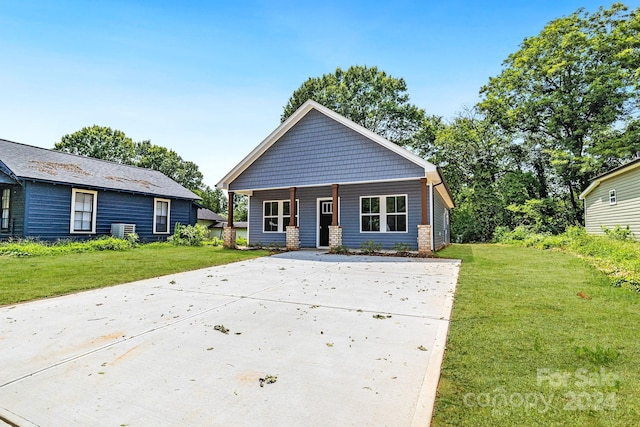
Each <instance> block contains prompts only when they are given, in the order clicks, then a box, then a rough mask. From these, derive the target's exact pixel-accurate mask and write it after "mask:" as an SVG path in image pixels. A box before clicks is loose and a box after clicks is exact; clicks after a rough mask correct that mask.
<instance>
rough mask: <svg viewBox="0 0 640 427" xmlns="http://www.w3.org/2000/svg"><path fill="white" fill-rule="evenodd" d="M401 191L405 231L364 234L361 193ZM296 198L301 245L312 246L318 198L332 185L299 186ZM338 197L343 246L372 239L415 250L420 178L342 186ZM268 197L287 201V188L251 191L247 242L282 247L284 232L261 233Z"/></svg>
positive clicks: (327, 195)
mask: <svg viewBox="0 0 640 427" xmlns="http://www.w3.org/2000/svg"><path fill="white" fill-rule="evenodd" d="M403 194H406V195H407V208H408V209H407V232H398V233H378V232H370V233H367V232H361V231H360V197H361V196H387V195H403ZM296 198H297V199H298V201H299V217H298V226H299V228H300V246H301V247H303V248H315V247H316V245H317V233H318V198H326V199H331V186H319V187H302V188H298V189H297V191H296ZM339 199H340V210H339V214H340V225H341V226H342V243H343V245H345V246H347V247H350V248H355V249H357V248H360V245H361V244H362V243H363V242H366V241H372V242H374V243H380V244H382V246H383V248H385V249H391V248H392V247H393V246H394V245H395V244H396V243H404V244H407V245H409V246H410V247H411V248H412V249H417V247H418V246H417V227H418V224H419V223H420V218H421V206H420V204H421V192H420V181H419V180H408V181H394V182H385V183H371V184H353V185H341V186H340V188H339ZM268 200H289V190H288V189H282V190H264V191H254V193H253V195H252V196H251V197H250V198H249V243H250V244H257V243H262V244H263V245H268V244H269V243H279V244H281V245H283V246H284V244H285V237H286V236H285V233H264V232H263V202H264V201H268ZM443 206H444V204H443Z"/></svg>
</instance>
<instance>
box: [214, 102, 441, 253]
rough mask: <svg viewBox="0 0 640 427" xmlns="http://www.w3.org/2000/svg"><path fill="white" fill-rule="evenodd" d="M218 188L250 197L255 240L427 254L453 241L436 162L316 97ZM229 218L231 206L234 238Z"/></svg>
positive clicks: (250, 235)
mask: <svg viewBox="0 0 640 427" xmlns="http://www.w3.org/2000/svg"><path fill="white" fill-rule="evenodd" d="M217 187H218V188H222V189H226V190H227V191H228V192H229V200H233V194H234V193H240V194H245V195H247V196H248V197H249V203H248V205H249V221H248V240H249V244H255V243H258V242H260V243H262V244H269V243H272V242H275V243H280V244H282V245H286V247H287V248H289V249H297V248H298V247H306V248H327V247H335V246H340V245H344V246H347V247H350V248H359V247H360V245H361V244H362V243H363V242H367V241H372V242H374V243H376V244H377V243H379V244H382V246H383V247H384V248H391V247H393V246H394V245H395V244H397V243H401V244H406V245H408V246H409V247H411V248H413V249H414V250H415V249H418V250H419V251H420V252H421V253H422V254H428V253H430V252H431V251H433V250H437V249H439V248H441V247H443V246H445V245H447V244H448V243H449V242H450V238H449V236H450V233H449V209H451V208H453V201H452V198H451V195H450V193H449V190H448V188H447V186H446V184H445V182H444V180H443V178H442V174H441V173H440V171H439V170H438V168H436V167H435V166H434V165H433V164H431V163H429V162H428V161H426V160H424V159H422V158H420V157H419V156H417V155H415V154H413V153H411V152H409V151H407V150H405V149H404V148H402V147H399V146H398V145H396V144H393V143H391V142H390V141H388V140H386V139H384V138H382V137H381V136H380V135H377V134H375V133H373V132H371V131H370V130H368V129H366V128H364V127H362V126H360V125H358V124H356V123H354V122H352V121H351V120H349V119H347V118H345V117H343V116H341V115H340V114H337V113H336V112H334V111H332V110H330V109H328V108H326V107H324V106H322V105H320V104H318V103H317V102H314V101H311V100H310V101H307V102H305V103H304V104H303V105H302V106H301V107H300V108H299V109H298V110H297V111H296V112H295V113H293V114H292V115H291V116H290V117H289V118H288V119H287V120H286V121H284V122H283V123H282V124H281V125H280V126H278V128H277V129H275V130H274V131H273V132H272V133H271V134H270V135H269V136H268V137H267V138H266V139H265V140H264V141H262V142H261V143H260V144H259V145H258V146H257V147H256V148H255V149H254V150H253V151H252V152H251V153H249V155H248V156H247V157H245V158H244V159H243V160H242V161H241V162H240V163H239V164H238V165H236V166H235V167H234V168H233V169H232V170H231V171H230V172H229V173H228V174H227V175H225V176H224V178H222V180H221V181H220V182H219V183H218V184H217ZM232 214H233V210H232V207H231V206H230V209H229V227H227V228H226V229H225V241H226V242H228V243H230V242H232V241H233V238H231V233H233V232H234V230H233V226H234V223H233V216H232ZM227 232H228V233H229V234H228V235H227Z"/></svg>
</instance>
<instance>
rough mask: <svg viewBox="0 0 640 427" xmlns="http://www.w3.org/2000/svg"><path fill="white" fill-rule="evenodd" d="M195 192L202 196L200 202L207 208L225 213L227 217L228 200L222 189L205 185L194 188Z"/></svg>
mask: <svg viewBox="0 0 640 427" xmlns="http://www.w3.org/2000/svg"><path fill="white" fill-rule="evenodd" d="M194 193H196V194H197V195H198V196H200V197H201V198H202V201H201V202H200V204H202V205H203V206H204V207H205V208H207V209H209V210H210V211H211V212H215V213H218V214H224V215H225V217H226V214H227V209H228V208H227V206H228V201H227V196H225V194H224V192H223V191H222V190H221V189H219V188H211V187H209V186H208V185H203V186H202V187H201V188H200V189H196V190H194ZM234 216H235V215H234Z"/></svg>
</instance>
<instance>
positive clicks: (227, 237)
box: [224, 227, 236, 249]
mask: <svg viewBox="0 0 640 427" xmlns="http://www.w3.org/2000/svg"><path fill="white" fill-rule="evenodd" d="M224 247H225V248H227V249H235V248H236V229H235V228H233V227H225V228H224Z"/></svg>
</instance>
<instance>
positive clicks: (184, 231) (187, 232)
mask: <svg viewBox="0 0 640 427" xmlns="http://www.w3.org/2000/svg"><path fill="white" fill-rule="evenodd" d="M208 235H209V229H208V228H207V227H206V226H205V225H202V224H196V225H182V224H180V223H176V225H175V228H174V230H173V235H172V236H169V238H168V239H167V241H168V242H171V243H173V244H174V245H176V246H202V242H203V241H204V240H205V239H206V238H207V236H208Z"/></svg>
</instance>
